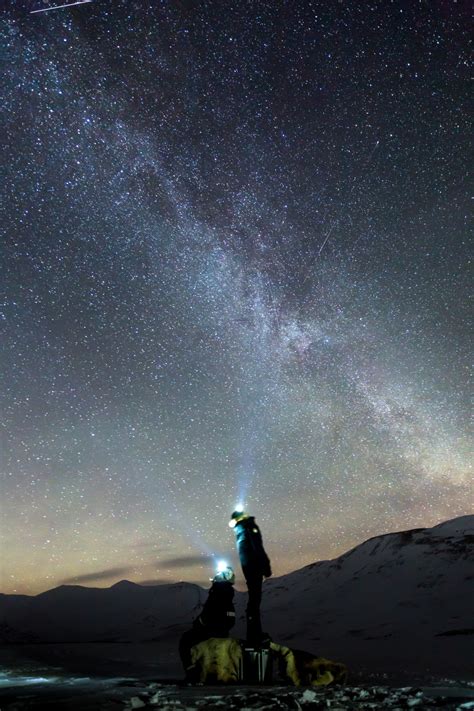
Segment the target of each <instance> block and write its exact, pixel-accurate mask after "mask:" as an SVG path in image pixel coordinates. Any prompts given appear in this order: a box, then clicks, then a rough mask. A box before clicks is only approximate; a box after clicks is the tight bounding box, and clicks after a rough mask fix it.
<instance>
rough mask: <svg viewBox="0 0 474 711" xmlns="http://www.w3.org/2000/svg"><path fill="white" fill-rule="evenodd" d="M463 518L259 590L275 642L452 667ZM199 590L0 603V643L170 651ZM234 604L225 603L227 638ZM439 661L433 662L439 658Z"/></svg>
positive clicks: (469, 627) (120, 591) (468, 631)
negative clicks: (144, 645) (125, 644)
mask: <svg viewBox="0 0 474 711" xmlns="http://www.w3.org/2000/svg"><path fill="white" fill-rule="evenodd" d="M473 542H474V516H462V517H460V518H457V519H454V520H451V521H447V522H445V523H442V524H440V525H438V526H435V527H433V528H422V529H416V530H411V531H403V532H401V533H389V534H386V535H382V536H377V537H375V538H371V539H370V540H368V541H366V542H365V543H362V544H361V545H359V546H357V547H355V548H354V549H352V550H350V551H348V552H347V553H345V554H344V555H342V556H340V557H339V558H336V559H334V560H330V561H322V562H318V563H314V564H312V565H308V566H306V567H305V568H302V569H301V570H297V571H295V572H293V573H290V574H288V575H285V576H282V577H280V578H276V579H270V580H268V581H266V582H265V584H264V593H263V603H262V614H263V622H264V627H265V628H266V629H267V630H268V631H269V632H270V634H271V635H272V637H273V638H274V639H275V640H278V641H281V642H282V643H287V644H288V645H289V646H293V647H302V648H305V649H308V650H311V651H314V652H315V653H320V654H324V655H325V656H329V657H331V656H332V657H333V658H339V659H342V660H343V661H345V660H347V661H349V662H352V661H353V660H355V659H359V660H360V659H365V660H368V661H369V662H370V663H371V664H372V663H374V660H375V661H376V660H377V658H379V657H380V658H381V659H382V658H383V660H384V663H385V664H386V663H387V659H388V660H390V659H391V658H393V660H395V659H397V660H398V661H399V660H400V658H401V656H403V655H404V656H405V657H406V658H407V660H409V659H413V660H416V659H417V658H418V657H419V656H420V655H422V656H423V657H425V658H426V659H428V658H429V657H430V658H433V659H439V660H442V659H444V662H443V663H445V664H446V665H447V666H449V665H451V666H453V665H454V667H456V668H459V664H460V663H461V665H462V662H463V659H466V664H467V663H468V661H467V660H468V654H469V649H470V648H472V639H473V636H472V635H473V632H474V614H473V612H474V609H473V602H472V600H473V599H474V595H473V589H474V586H473V580H474V557H473V556H472V553H473ZM206 595H207V591H206V590H204V589H203V588H200V587H198V586H196V585H192V584H189V583H179V584H175V585H160V586H154V587H150V586H147V587H144V586H140V585H136V584H135V583H131V582H128V581H121V582H119V583H117V584H115V585H113V586H112V587H111V588H105V589H104V588H102V589H100V588H95V589H94V588H84V587H80V586H60V587H58V588H55V589H53V590H49V591H48V592H45V593H42V594H41V595H37V596H35V597H29V596H26V595H0V641H3V642H6V643H8V642H10V643H15V642H20V643H21V642H29V641H34V640H37V641H48V642H62V641H71V642H72V641H81V642H85V641H117V642H120V641H149V640H159V641H160V642H163V643H173V644H174V642H176V641H177V639H178V637H179V635H180V634H181V632H182V631H183V630H184V629H185V628H186V626H188V625H189V623H190V621H191V620H192V619H193V618H194V617H195V616H196V614H197V612H198V610H199V608H200V606H201V604H202V603H203V601H204V600H205V598H206ZM245 602H246V596H245V595H244V594H243V593H236V607H237V613H238V614H237V617H238V624H237V627H236V629H235V634H236V636H243V634H244V624H243V623H244V607H245ZM440 655H441V656H440Z"/></svg>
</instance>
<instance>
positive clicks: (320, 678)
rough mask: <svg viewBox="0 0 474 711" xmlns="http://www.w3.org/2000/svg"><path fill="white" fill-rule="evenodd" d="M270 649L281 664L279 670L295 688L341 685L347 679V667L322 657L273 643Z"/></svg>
mask: <svg viewBox="0 0 474 711" xmlns="http://www.w3.org/2000/svg"><path fill="white" fill-rule="evenodd" d="M270 649H271V650H272V652H273V654H274V656H275V657H277V658H279V660H280V662H281V669H282V671H283V673H284V674H285V676H286V677H287V678H288V679H291V681H292V682H293V684H294V685H295V686H310V685H311V686H327V685H328V684H333V683H334V684H343V683H344V682H345V681H346V679H347V667H346V666H345V665H344V664H341V663H340V662H332V661H330V660H329V659H324V657H315V656H314V655H313V654H310V653H309V652H303V651H301V650H298V649H290V648H289V647H283V646H282V645H280V644H275V642H271V643H270Z"/></svg>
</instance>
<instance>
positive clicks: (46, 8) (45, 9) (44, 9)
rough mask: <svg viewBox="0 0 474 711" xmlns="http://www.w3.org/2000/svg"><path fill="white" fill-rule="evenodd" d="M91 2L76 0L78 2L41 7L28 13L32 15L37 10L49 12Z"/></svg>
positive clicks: (90, 0)
mask: <svg viewBox="0 0 474 711" xmlns="http://www.w3.org/2000/svg"><path fill="white" fill-rule="evenodd" d="M89 2H92V0H78V2H70V3H67V4H66V5H54V6H53V7H42V8H41V9H40V10H32V11H31V12H30V15H34V14H35V13H37V12H49V11H50V10H60V9H61V8H62V7H73V6H74V5H85V4H86V3H89Z"/></svg>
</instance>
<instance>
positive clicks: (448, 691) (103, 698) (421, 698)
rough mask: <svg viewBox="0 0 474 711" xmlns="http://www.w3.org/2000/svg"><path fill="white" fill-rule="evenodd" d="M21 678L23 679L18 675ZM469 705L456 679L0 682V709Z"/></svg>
mask: <svg viewBox="0 0 474 711" xmlns="http://www.w3.org/2000/svg"><path fill="white" fill-rule="evenodd" d="M24 681H25V680H24ZM140 708H143V709H145V711H146V709H162V710H167V711H180V710H182V711H185V710H186V711H191V710H194V711H198V710H199V709H202V710H207V709H210V710H211V711H212V710H217V709H218V710H219V711H222V710H223V709H229V710H230V711H233V709H240V710H241V711H243V710H244V709H261V710H262V711H265V710H267V711H270V710H273V709H280V710H282V709H301V710H303V709H304V710H305V711H306V710H308V711H310V710H313V709H328V708H330V709H334V710H335V711H336V710H338V711H344V710H345V709H348V710H350V709H361V710H362V709H399V710H401V709H446V710H450V709H451V710H452V711H455V710H459V711H461V710H463V711H464V709H474V689H473V688H469V687H467V686H464V687H460V686H456V685H451V686H446V687H440V688H428V687H425V688H414V687H404V688H391V687H388V686H365V687H360V686H346V687H341V688H334V689H330V688H328V689H321V690H313V689H295V688H291V687H286V686H267V687H250V686H240V685H239V686H233V687H230V686H227V687H222V686H221V687H217V686H214V687H211V686H209V687H205V686H203V687H192V688H188V687H182V686H179V685H176V684H160V683H154V682H152V683H146V682H144V681H134V680H132V679H128V680H127V679H112V678H111V679H84V678H83V679H79V678H78V679H69V680H62V681H58V680H56V681H49V682H46V681H42V682H40V681H39V680H35V681H32V682H31V683H23V685H21V686H11V687H6V686H4V687H1V688H0V709H1V711H24V710H27V709H32V710H34V711H39V710H40V709H41V710H43V709H44V710H46V709H52V711H55V710H56V711H62V710H63V709H64V710H65V709H71V711H99V710H100V711H113V710H118V709H123V711H129V710H132V709H140Z"/></svg>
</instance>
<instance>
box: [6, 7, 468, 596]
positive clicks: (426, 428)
mask: <svg viewBox="0 0 474 711" xmlns="http://www.w3.org/2000/svg"><path fill="white" fill-rule="evenodd" d="M53 4H54V3H52V2H50V3H49V4H48V3H46V2H42V1H41V0H31V2H18V3H15V4H14V7H12V8H10V9H9V10H5V9H4V10H2V13H3V18H2V19H3V22H2V28H1V31H2V34H3V37H2V49H1V55H0V60H1V67H2V74H3V79H2V86H3V89H2V91H3V104H4V108H5V109H6V110H5V111H4V113H3V119H2V121H3V127H2V137H3V139H6V140H4V151H5V160H4V164H5V166H6V180H5V182H4V185H5V199H4V203H3V212H4V218H3V219H2V224H3V234H4V238H3V240H2V245H3V246H2V251H3V259H2V272H3V278H2V283H3V293H4V298H3V307H2V316H1V318H2V322H1V323H2V329H3V332H4V335H3V338H2V342H3V344H4V345H3V356H2V364H3V368H2V369H3V372H4V386H3V387H2V414H3V417H2V421H3V444H2V472H1V480H0V494H1V497H0V498H1V503H0V514H1V522H0V534H1V538H2V546H1V547H2V554H1V560H0V589H1V590H2V591H3V592H8V593H11V592H14V591H16V592H19V593H29V594H33V593H38V592H41V591H43V590H46V589H48V588H51V587H54V586H55V585H59V584H62V583H65V582H67V583H76V584H84V585H96V586H108V585H111V584H112V583H114V582H116V581H117V580H119V579H121V578H127V579H130V580H133V581H135V582H139V583H140V582H142V583H150V582H152V581H157V582H173V581H177V580H189V581H194V582H199V583H202V584H205V583H206V581H207V580H208V578H209V577H210V576H211V575H212V574H213V564H214V560H215V558H222V557H224V558H226V559H227V560H229V561H231V562H233V563H235V564H236V566H237V561H236V558H235V552H234V540H233V533H232V531H231V530H230V529H229V528H228V527H227V522H228V520H229V516H230V513H231V511H232V510H233V509H234V507H235V505H236V503H237V501H238V500H241V501H243V502H244V504H245V506H246V508H247V509H248V510H249V511H250V512H251V513H253V514H254V515H255V516H256V517H257V521H258V522H259V524H260V526H261V529H262V533H263V537H264V543H265V546H266V548H267V550H268V553H269V555H270V557H271V559H272V565H273V569H274V572H275V574H283V573H286V572H289V571H291V570H294V569H296V568H298V567H301V566H303V565H306V564H308V563H312V562H314V561H315V560H321V559H326V558H328V557H334V556H336V555H339V554H340V553H342V552H344V551H345V550H347V549H348V548H350V547H352V546H354V545H356V544H357V543H359V542H361V541H362V540H365V539H366V538H368V537H370V536H373V535H377V534H380V533H386V532H389V531H393V530H400V529H406V528H412V527H421V526H430V525H434V524H436V523H439V522H440V521H442V520H445V519H447V518H451V517H454V516H458V515H462V514H466V513H470V512H471V511H472V473H471V472H470V469H469V458H468V443H469V439H468V438H469V429H468V424H469V409H468V398H467V391H468V388H467V383H468V362H469V361H468V348H469V346H468V344H469V330H468V302H467V291H468V271H467V269H468V243H467V235H468V208H467V205H468V202H467V194H468V165H469V160H468V148H469V139H468V135H469V134H468V130H469V123H468V107H467V96H468V93H467V72H468V67H467V33H468V26H469V14H468V10H469V6H468V3H466V2H464V1H461V0H459V1H458V2H456V0H451V1H450V2H446V1H444V0H434V1H433V2H425V1H420V2H418V1H416V0H410V1H409V2H408V1H402V0H367V1H364V2H358V3H355V2H352V1H349V0H340V1H338V2H336V1H335V2H322V1H321V2H320V1H317V0H306V1H303V0H294V1H292V2H290V1H289V0H259V1H258V2H256V1H255V0H235V1H234V0H226V1H224V0H212V1H211V0H199V1H198V0H156V1H154V2H151V1H150V0H142V1H133V0H131V1H126V0H93V1H92V2H90V3H86V4H84V5H82V6H75V7H71V8H63V9H57V10H52V9H51V10H49V11H48V12H42V13H34V12H33V13H32V11H33V10H37V9H45V8H47V7H48V6H49V7H51V6H52V5H53ZM56 4H60V3H56ZM12 5H13V4H12ZM238 572H239V577H241V576H240V570H239V571H238ZM240 582H241V580H240Z"/></svg>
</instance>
